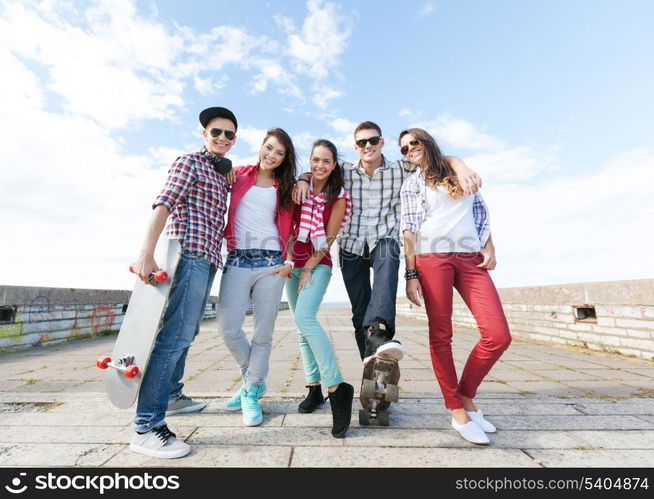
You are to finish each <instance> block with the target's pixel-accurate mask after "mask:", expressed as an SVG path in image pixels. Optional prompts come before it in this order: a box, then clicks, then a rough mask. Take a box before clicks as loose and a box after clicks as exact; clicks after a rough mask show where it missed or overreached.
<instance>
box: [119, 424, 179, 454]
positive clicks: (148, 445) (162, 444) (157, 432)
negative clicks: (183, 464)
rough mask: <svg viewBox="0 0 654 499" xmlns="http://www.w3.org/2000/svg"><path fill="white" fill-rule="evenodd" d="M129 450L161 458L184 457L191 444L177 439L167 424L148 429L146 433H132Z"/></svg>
mask: <svg viewBox="0 0 654 499" xmlns="http://www.w3.org/2000/svg"><path fill="white" fill-rule="evenodd" d="M129 448H130V450H132V451H134V452H138V453H139V454H145V455H146V456H150V457H158V458H161V459H175V458H178V457H184V456H186V455H187V454H188V453H189V452H191V446H190V445H189V444H187V443H186V442H182V441H181V440H177V438H176V435H175V434H174V433H173V432H172V431H170V430H169V429H168V426H167V425H164V426H160V427H159V428H155V429H153V430H150V431H149V432H147V433H134V436H133V437H132V442H131V443H130V444H129Z"/></svg>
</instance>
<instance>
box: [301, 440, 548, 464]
mask: <svg viewBox="0 0 654 499" xmlns="http://www.w3.org/2000/svg"><path fill="white" fill-rule="evenodd" d="M469 445H473V444H469ZM371 456H374V463H373V462H371ZM500 463H501V464H500ZM358 466H374V467H381V468H383V467H397V468H415V467H439V468H458V467H464V468H466V467H472V468H495V467H497V468H504V467H511V468H532V467H538V466H539V465H538V464H537V463H535V462H534V461H533V460H532V459H531V458H529V456H527V455H526V454H525V453H523V452H522V451H520V450H515V449H493V448H473V449H456V450H453V449H440V448H435V449H411V452H407V451H406V449H398V448H392V447H351V446H348V447H343V448H325V447H322V448H319V449H314V448H308V447H298V448H296V449H295V450H294V452H293V459H292V461H291V467H293V468H302V467H304V468H306V467H310V468H313V467H333V468H352V467H358Z"/></svg>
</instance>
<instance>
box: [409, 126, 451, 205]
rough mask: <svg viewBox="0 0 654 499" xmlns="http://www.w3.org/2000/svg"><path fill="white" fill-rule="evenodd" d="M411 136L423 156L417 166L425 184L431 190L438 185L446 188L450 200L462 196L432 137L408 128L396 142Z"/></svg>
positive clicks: (418, 130) (420, 129) (448, 165)
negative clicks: (418, 145) (417, 142)
mask: <svg viewBox="0 0 654 499" xmlns="http://www.w3.org/2000/svg"><path fill="white" fill-rule="evenodd" d="M407 134H409V135H412V136H413V137H414V138H415V139H416V140H418V141H420V143H421V144H422V150H423V155H422V158H421V159H420V164H419V165H418V166H419V167H420V168H421V169H422V171H423V174H424V175H425V183H426V184H427V185H428V186H429V187H432V188H436V187H437V186H439V185H443V186H445V188H447V195H448V196H450V197H451V198H452V199H456V198H459V197H461V196H463V188H462V187H461V184H459V181H458V180H457V178H456V173H455V172H454V169H453V168H452V166H451V165H450V162H449V161H448V160H447V158H446V157H445V156H443V153H441V150H440V148H439V147H438V144H437V143H436V140H435V139H434V137H432V136H431V135H429V133H427V132H426V131H425V130H423V129H422V128H408V129H407V130H404V131H403V132H402V133H400V138H399V139H398V142H400V141H401V140H402V137H404V136H405V135H407Z"/></svg>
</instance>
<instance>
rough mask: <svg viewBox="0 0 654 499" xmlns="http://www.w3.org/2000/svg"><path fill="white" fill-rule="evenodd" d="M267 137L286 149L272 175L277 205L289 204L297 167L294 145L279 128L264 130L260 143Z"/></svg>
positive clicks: (264, 141)
mask: <svg viewBox="0 0 654 499" xmlns="http://www.w3.org/2000/svg"><path fill="white" fill-rule="evenodd" d="M268 137H275V138H276V139H277V140H278V141H279V143H280V144H281V145H283V146H284V149H285V150H286V152H285V154H284V159H283V160H282V162H281V164H280V165H279V166H278V167H277V168H275V170H274V171H273V176H274V178H275V181H276V182H277V198H278V199H279V205H280V206H283V207H288V206H291V204H292V203H293V199H292V198H291V194H292V193H293V186H294V185H295V174H296V169H297V160H296V157H295V147H293V141H292V140H291V137H290V136H289V135H288V134H287V133H286V132H285V131H284V130H282V129H281V128H271V129H270V130H268V131H267V132H266V136H265V137H264V138H263V142H262V143H261V144H262V145H263V144H265V143H266V140H268Z"/></svg>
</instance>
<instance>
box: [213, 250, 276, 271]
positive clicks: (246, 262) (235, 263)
mask: <svg viewBox="0 0 654 499" xmlns="http://www.w3.org/2000/svg"><path fill="white" fill-rule="evenodd" d="M281 264H282V252H281V251H277V250H265V249H235V250H232V251H230V252H229V254H228V255H227V261H226V262H225V266H226V267H241V268H248V269H258V268H261V267H279V266H280V265H281Z"/></svg>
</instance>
